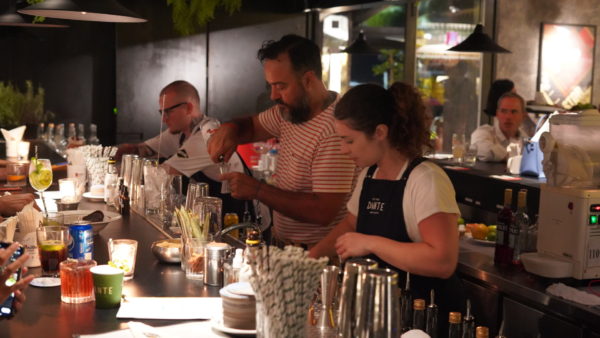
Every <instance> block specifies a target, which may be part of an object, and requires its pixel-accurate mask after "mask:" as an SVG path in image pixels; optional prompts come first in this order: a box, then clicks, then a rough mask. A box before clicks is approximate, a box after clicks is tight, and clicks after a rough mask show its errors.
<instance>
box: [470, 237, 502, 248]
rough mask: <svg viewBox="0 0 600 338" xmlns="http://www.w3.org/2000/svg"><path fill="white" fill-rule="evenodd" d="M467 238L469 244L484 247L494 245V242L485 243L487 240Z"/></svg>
mask: <svg viewBox="0 0 600 338" xmlns="http://www.w3.org/2000/svg"><path fill="white" fill-rule="evenodd" d="M467 238H469V240H470V241H471V242H473V243H475V244H479V245H484V246H494V245H496V242H494V241H487V240H484V239H475V238H470V237H467Z"/></svg>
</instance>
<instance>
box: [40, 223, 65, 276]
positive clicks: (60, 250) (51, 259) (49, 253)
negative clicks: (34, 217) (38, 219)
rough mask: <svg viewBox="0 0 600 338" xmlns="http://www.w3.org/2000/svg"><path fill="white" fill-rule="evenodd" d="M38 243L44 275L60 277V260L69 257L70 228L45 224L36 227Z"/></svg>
mask: <svg viewBox="0 0 600 338" xmlns="http://www.w3.org/2000/svg"><path fill="white" fill-rule="evenodd" d="M36 233H37V244H38V250H39V252H40V262H41V263H42V275H43V276H46V277H58V274H59V264H60V262H62V261H64V260H65V259H67V248H68V247H69V242H70V238H71V237H70V236H69V228H68V227H65V226H44V227H40V228H38V229H36Z"/></svg>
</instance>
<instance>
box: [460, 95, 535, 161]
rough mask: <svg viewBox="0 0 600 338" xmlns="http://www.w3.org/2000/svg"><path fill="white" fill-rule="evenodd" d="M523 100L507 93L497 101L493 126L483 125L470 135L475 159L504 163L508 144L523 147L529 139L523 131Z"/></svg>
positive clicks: (524, 115) (524, 114)
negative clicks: (475, 155) (475, 153)
mask: <svg viewBox="0 0 600 338" xmlns="http://www.w3.org/2000/svg"><path fill="white" fill-rule="evenodd" d="M526 114H527V113H526V111H525V100H523V98H522V97H521V96H519V94H516V93H513V92H508V93H506V94H504V95H502V96H501V97H500V99H498V109H497V110H496V118H495V119H494V125H493V126H490V125H489V124H484V125H482V126H480V127H479V128H477V129H476V130H475V131H474V132H473V133H472V134H471V144H475V145H477V158H478V159H479V160H481V161H505V160H506V159H507V157H508V151H507V147H508V145H509V144H517V145H518V146H519V149H521V148H522V146H523V139H524V138H528V137H530V135H528V134H527V132H526V131H525V130H524V129H523V127H522V124H523V120H524V119H525V117H526Z"/></svg>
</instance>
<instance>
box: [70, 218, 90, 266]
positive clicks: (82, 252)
mask: <svg viewBox="0 0 600 338" xmlns="http://www.w3.org/2000/svg"><path fill="white" fill-rule="evenodd" d="M69 233H70V234H71V239H72V241H71V244H70V245H69V258H74V259H92V258H93V257H92V256H93V251H94V231H93V230H92V225H91V224H88V223H86V222H85V221H78V222H74V223H72V224H70V225H69Z"/></svg>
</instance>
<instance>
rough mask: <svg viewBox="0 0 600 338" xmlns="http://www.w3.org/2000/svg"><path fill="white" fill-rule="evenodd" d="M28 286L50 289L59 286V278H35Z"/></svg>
mask: <svg viewBox="0 0 600 338" xmlns="http://www.w3.org/2000/svg"><path fill="white" fill-rule="evenodd" d="M29 284H30V285H33V286H37V287H38V288H51V287H54V286H59V285H60V278H57V277H36V278H34V279H33V280H32V281H31V283H29Z"/></svg>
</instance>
